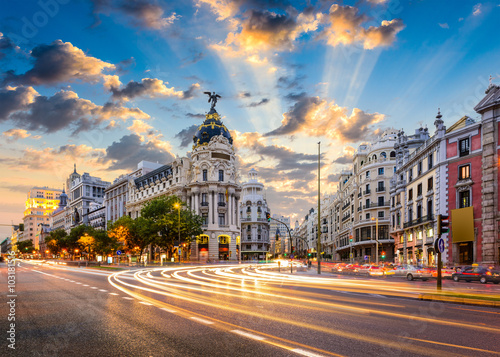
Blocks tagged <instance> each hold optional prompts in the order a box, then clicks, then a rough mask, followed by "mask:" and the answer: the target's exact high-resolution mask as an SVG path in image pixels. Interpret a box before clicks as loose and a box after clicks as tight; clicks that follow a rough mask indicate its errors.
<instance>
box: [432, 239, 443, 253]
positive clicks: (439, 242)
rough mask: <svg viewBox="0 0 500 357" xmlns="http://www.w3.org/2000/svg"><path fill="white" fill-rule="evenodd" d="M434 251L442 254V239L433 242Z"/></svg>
mask: <svg viewBox="0 0 500 357" xmlns="http://www.w3.org/2000/svg"><path fill="white" fill-rule="evenodd" d="M434 249H435V250H436V251H437V252H439V253H443V252H444V249H445V248H444V239H443V238H439V239H437V240H436V241H435V242H434Z"/></svg>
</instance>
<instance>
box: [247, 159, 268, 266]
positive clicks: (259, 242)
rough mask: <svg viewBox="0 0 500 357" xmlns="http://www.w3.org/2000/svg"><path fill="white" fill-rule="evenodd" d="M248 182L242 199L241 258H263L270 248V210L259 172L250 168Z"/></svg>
mask: <svg viewBox="0 0 500 357" xmlns="http://www.w3.org/2000/svg"><path fill="white" fill-rule="evenodd" d="M248 176H249V180H248V182H245V183H243V184H242V187H243V191H242V199H241V209H240V216H241V259H242V260H263V259H266V254H267V252H268V251H269V249H270V239H269V228H270V225H269V222H267V220H266V212H268V211H269V209H268V206H267V201H266V200H265V198H264V196H263V192H264V184H262V183H260V182H258V179H257V177H258V173H257V171H256V170H255V169H252V170H250V172H249V174H248Z"/></svg>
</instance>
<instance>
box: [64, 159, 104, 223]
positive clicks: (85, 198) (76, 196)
mask: <svg viewBox="0 0 500 357" xmlns="http://www.w3.org/2000/svg"><path fill="white" fill-rule="evenodd" d="M75 173H76V168H75V172H74V173H73V174H72V175H74V174H75ZM70 178H71V175H70ZM109 185H110V183H109V182H107V181H103V180H101V178H99V177H93V176H90V175H89V174H88V173H86V172H85V173H84V174H83V175H81V176H80V177H76V178H75V179H74V180H73V181H72V182H71V189H70V192H69V207H70V210H71V213H72V215H73V217H72V219H73V222H72V223H73V225H74V226H78V225H80V224H88V223H89V222H88V213H89V212H90V203H91V202H95V203H97V204H99V205H102V204H103V202H104V191H105V189H106V188H107V187H108V186H109Z"/></svg>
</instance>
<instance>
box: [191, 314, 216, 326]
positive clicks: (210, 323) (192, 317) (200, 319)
mask: <svg viewBox="0 0 500 357" xmlns="http://www.w3.org/2000/svg"><path fill="white" fill-rule="evenodd" d="M190 319H193V320H195V321H198V322H201V323H202V324H207V325H213V322H212V321H208V320H205V319H202V318H200V317H196V316H191V317H190Z"/></svg>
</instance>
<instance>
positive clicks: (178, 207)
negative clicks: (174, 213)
mask: <svg viewBox="0 0 500 357" xmlns="http://www.w3.org/2000/svg"><path fill="white" fill-rule="evenodd" d="M174 208H175V209H177V210H178V212H179V220H178V226H177V228H178V230H179V245H178V248H179V249H180V248H181V204H180V203H179V202H175V203H174ZM177 253H179V251H177ZM180 263H181V255H180V254H179V264H180Z"/></svg>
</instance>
